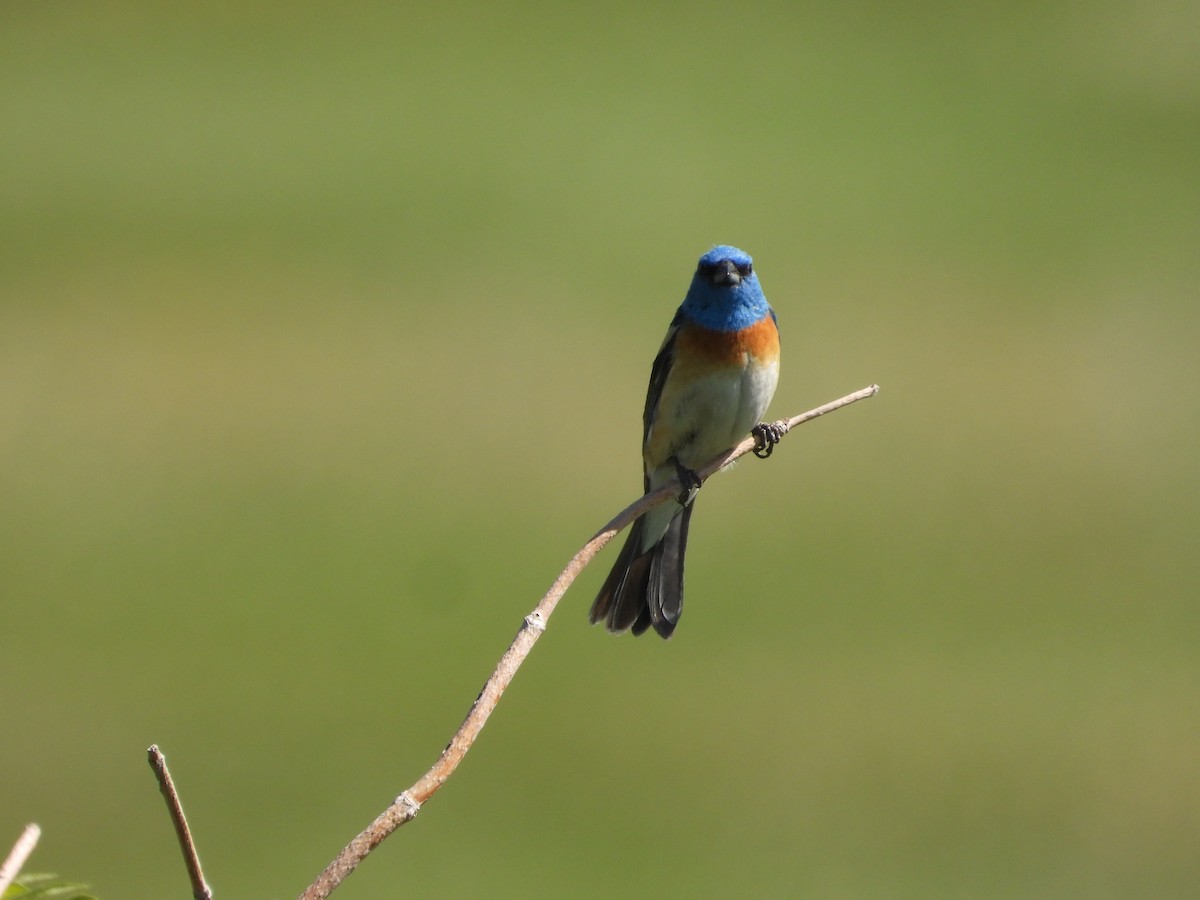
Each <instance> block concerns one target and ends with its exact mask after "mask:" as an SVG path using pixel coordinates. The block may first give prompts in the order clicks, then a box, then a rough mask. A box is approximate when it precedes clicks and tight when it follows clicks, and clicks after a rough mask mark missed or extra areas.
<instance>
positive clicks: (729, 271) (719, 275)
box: [713, 259, 742, 287]
mask: <svg viewBox="0 0 1200 900" xmlns="http://www.w3.org/2000/svg"><path fill="white" fill-rule="evenodd" d="M741 281H742V276H741V275H739V274H738V270H737V266H735V265H734V264H733V262H732V261H731V260H728V259H723V260H721V262H720V263H719V264H718V265H717V271H716V272H714V273H713V284H727V285H730V286H731V287H733V286H736V285H738V284H740V283H741Z"/></svg>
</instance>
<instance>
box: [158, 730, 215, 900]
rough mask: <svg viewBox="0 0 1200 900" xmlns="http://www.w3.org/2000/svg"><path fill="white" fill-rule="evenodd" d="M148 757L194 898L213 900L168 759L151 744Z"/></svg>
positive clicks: (196, 899) (197, 899)
mask: <svg viewBox="0 0 1200 900" xmlns="http://www.w3.org/2000/svg"><path fill="white" fill-rule="evenodd" d="M146 755H147V757H149V760H150V768H152V769H153V770H154V775H155V777H156V778H158V788H159V790H160V791H162V795H163V799H164V800H165V801H166V802H167V812H169V813H170V814H171V824H173V825H174V826H175V837H177V838H178V839H179V849H180V850H182V851H183V862H184V865H186V866H187V871H188V878H189V879H190V880H191V882H192V896H193V897H194V898H195V900H212V895H213V894H212V888H210V887H209V886H208V882H206V881H205V880H204V870H203V869H201V868H200V855H199V854H198V853H197V852H196V844H195V842H194V841H193V840H192V831H191V829H190V828H188V823H187V816H185V815H184V814H183V804H182V803H180V802H179V793H178V792H177V791H176V790H175V782H174V781H173V780H172V779H171V773H170V772H169V771H168V770H167V758H166V757H165V756H163V754H162V751H161V750H159V749H158V745H157V744H151V745H150V749H148V750H147V751H146Z"/></svg>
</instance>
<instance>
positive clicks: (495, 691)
mask: <svg viewBox="0 0 1200 900" xmlns="http://www.w3.org/2000/svg"><path fill="white" fill-rule="evenodd" d="M877 393H879V386H878V385H874V384H873V385H871V386H870V387H865V388H863V389H862V390H860V391H855V392H854V393H853V394H847V395H846V396H845V397H842V398H840V399H838V400H834V401H832V402H830V403H826V404H825V405H824V406H818V407H817V408H815V409H810V410H809V411H808V412H805V413H801V414H800V415H798V416H793V417H792V418H790V419H783V420H781V421H779V422H775V423H772V424H773V425H774V426H775V428H776V429H777V430H778V432H779V434H780V435H781V436H782V435H783V434H786V433H787V432H788V431H790V430H791V429H792V428H795V427H796V426H797V425H802V424H803V423H805V422H808V421H810V420H812V419H815V418H817V417H819V416H823V415H825V413H829V412H833V411H834V410H835V409H841V408H842V407H843V406H849V405H850V404H851V403H854V402H856V401H858V400H865V399H866V398H867V397H873V396H875V394H877ZM756 446H758V441H757V440H756V439H755V438H753V437H748V438H746V439H745V440H743V441H742V442H741V443H740V444H738V445H737V446H736V447H734V448H732V449H731V450H728V451H727V452H725V453H723V454H722V455H721V456H719V457H717V458H716V459H714V460H712V462H710V463H709V464H708V465H706V466H704V467H703V468H701V469H699V470H698V471H697V473H696V474H697V475H699V476H700V479H701V480H704V479H706V478H708V477H709V476H710V475H712V474H713V473H714V472H716V471H717V470H718V469H720V468H722V467H723V466H726V465H728V464H729V463H731V462H733V461H734V460H735V459H738V458H739V457H741V456H744V455H745V454H747V453H749V452H751V451H752V450H754V449H755V447H756ZM680 487H681V485H679V484H678V483H677V482H672V483H671V484H668V485H666V486H664V487H662V488H660V489H659V490H657V491H655V492H654V493H652V494H647V495H646V496H644V497H642V498H641V499H640V500H638V501H637V502H636V503H634V504H633V505H631V506H629V507H626V509H624V510H623V511H622V512H621V513H620V514H619V515H618V516H617V517H616V518H615V519H613V520H612V521H611V522H609V523H608V524H607V525H605V526H604V527H603V528H602V529H600V531H599V533H597V534H596V536H595V537H593V538H592V539H591V540H590V541H588V542H587V543H586V544H585V545H584V546H583V549H582V550H580V551H579V552H578V553H576V554H575V556H574V557H573V558H572V559H571V561H570V562H569V563H567V567H566V568H565V569H563V571H562V574H560V575H559V576H558V578H557V579H555V581H554V584H552V585H551V586H550V590H548V591H547V592H546V595H545V596H544V597H542V599H541V602H540V603H538V605H537V607H536V608H534V610H533V612H531V613H530V614H529V615H527V616H526V617H525V621H524V622H523V623H522V625H521V628H520V630H518V631H517V636H516V637H515V638H513V642H512V644H511V645H509V648H508V650H506V651H505V653H504V656H502V657H501V658H500V662H499V664H498V665H497V666H496V670H495V671H494V672H493V673H492V676H491V677H490V678H489V679H488V680H487V683H486V684H485V685H484V686H483V690H482V691H480V692H479V696H478V697H476V698H475V702H474V703H473V704H472V705H471V710H470V712H468V713H467V717H466V719H464V720H463V723H462V725H461V726H459V729H458V731H457V732H456V733H455V735H454V737H453V738H451V739H450V743H449V744H447V745H446V749H445V750H443V751H442V755H441V756H440V757H438V760H437V762H436V763H434V764H433V768H431V769H430V770H429V771H428V772H426V773H425V774H424V775H422V776H421V778H420V780H419V781H417V783H416V784H414V785H413V786H412V787H410V788H409V789H408V790H406V791H404V792H403V793H402V794H400V796H399V797H397V798H396V799H395V800H394V801H393V802H392V804H391V805H390V806H389V807H388V808H387V809H385V810H384V811H383V812H382V813H380V814H379V816H378V817H377V818H376V819H375V821H374V822H372V823H371V824H370V825H368V826H367V827H366V828H365V829H364V830H363V831H362V832H361V833H360V834H359V835H358V836H357V837H356V838H354V840H352V841H351V842H350V843H349V844H347V845H346V847H345V848H344V849H343V850H342V852H341V853H339V854H338V855H337V857H336V858H335V859H334V860H333V862H331V863H330V864H329V865H328V866H327V867H326V869H325V871H324V872H322V873H321V874H320V876H319V877H318V878H317V880H316V881H314V882H313V883H312V884H311V885H309V887H308V888H307V889H306V890H305V891H304V893H303V894H301V895H300V898H301V900H323V898H325V897H328V896H329V895H330V893H332V892H333V890H334V888H336V887H337V886H338V885H339V884H341V883H342V882H343V881H344V880H345V879H346V876H348V875H349V874H350V873H351V872H353V871H354V870H355V869H356V868H357V867H358V864H359V863H360V862H362V861H363V860H364V859H365V858H366V857H367V855H368V854H369V853H370V852H371V851H372V850H374V849H375V848H376V847H377V846H379V843H380V842H381V841H382V840H383V839H384V838H386V837H387V836H388V835H389V834H391V833H392V832H393V831H395V830H396V829H397V828H399V827H400V826H401V825H403V824H405V823H406V822H408V821H410V820H411V819H413V818H414V817H415V816H416V815H417V813H418V812H420V810H421V804H423V803H425V801H427V800H428V799H429V798H430V797H432V796H433V794H434V793H435V792H436V791H437V789H438V788H440V787H441V786H442V785H443V784H444V783H445V782H446V779H447V778H449V777H450V776H451V775H452V774H453V773H454V770H455V769H456V768H458V764H459V763H460V762H462V758H463V757H464V756H465V755H466V753H467V751H468V750H470V749H471V745H472V744H473V743H475V738H476V737H478V736H479V732H480V731H481V730H482V729H483V726H484V724H485V723H486V722H487V720H488V716H490V715H491V714H492V710H493V709H495V708H496V704H497V703H499V702H500V697H501V695H503V694H504V689H505V688H507V687H508V685H509V682H511V681H512V679H513V676H514V675H516V674H517V669H519V668H520V667H521V663H523V662H524V661H525V657H526V656H528V655H529V651H530V650H531V649H533V645H534V644H535V643H536V642H537V639H538V638H539V637H541V636H542V632H543V631H545V630H546V621H547V620H548V619H549V618H550V614H551V613H553V612H554V608H555V607H556V606H557V605H558V601H559V600H561V599H562V596H563V594H565V593H566V592H567V588H569V587H570V586H571V583H572V582H573V581H575V579H576V578H577V577H578V575H579V573H580V572H582V571H583V569H584V567H585V566H586V565H587V564H588V563H589V562H591V561H592V559H593V558H594V557H595V556H596V554H597V553H599V552H600V550H601V549H603V547H604V545H605V544H607V543H608V542H609V541H611V540H612V539H613V537H614V536H615V535H616V534H617V533H618V532H619V531H620V530H621V529H622V528H625V527H626V526H627V525H629V524H631V523H632V522H634V521H635V520H636V519H637V518H638V516H640V515H642V514H643V513H645V512H646V511H647V510H648V509H651V508H653V507H655V506H657V505H658V504H659V503H662V502H663V501H665V500H667V499H668V498H670V497H675V496H677V495H678V494H679V490H680Z"/></svg>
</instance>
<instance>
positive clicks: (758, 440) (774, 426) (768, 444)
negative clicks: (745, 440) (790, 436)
mask: <svg viewBox="0 0 1200 900" xmlns="http://www.w3.org/2000/svg"><path fill="white" fill-rule="evenodd" d="M750 433H751V434H752V435H754V440H755V445H754V455H755V456H757V457H758V458H759V459H766V458H767V457H768V456H770V455H771V454H772V453H773V452H774V450H775V445H776V444H778V443H779V442H780V441H781V440H783V436H784V435H785V434H787V427H786V426H785V425H784V424H783V423H782V422H759V423H758V424H757V425H755V426H754V427H753V428H751V429H750Z"/></svg>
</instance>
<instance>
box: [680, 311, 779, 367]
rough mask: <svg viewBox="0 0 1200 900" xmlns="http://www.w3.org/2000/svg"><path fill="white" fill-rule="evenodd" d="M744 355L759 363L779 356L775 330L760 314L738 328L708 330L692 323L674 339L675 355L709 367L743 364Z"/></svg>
mask: <svg viewBox="0 0 1200 900" xmlns="http://www.w3.org/2000/svg"><path fill="white" fill-rule="evenodd" d="M747 356H749V357H752V358H754V359H757V360H759V361H761V362H769V361H771V360H774V359H777V358H778V357H779V329H778V328H776V327H775V320H774V319H773V318H772V317H771V316H763V317H762V318H761V319H759V320H758V321H757V322H756V323H754V324H753V325H751V326H750V327H749V328H743V329H742V330H741V331H710V330H709V329H707V328H700V327H698V326H696V325H692V326H691V327H689V328H684V329H682V330H681V331H680V332H679V336H678V337H676V338H675V357H676V359H685V360H689V361H695V362H702V363H703V364H705V365H711V366H744V365H745V364H746V362H747Z"/></svg>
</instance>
